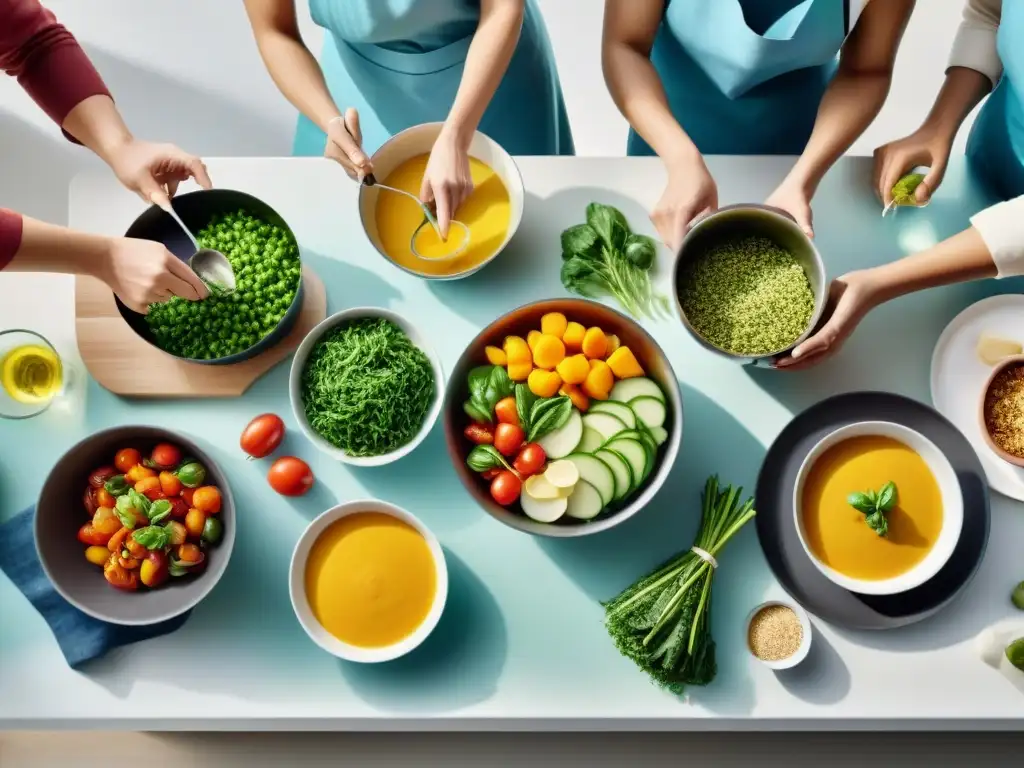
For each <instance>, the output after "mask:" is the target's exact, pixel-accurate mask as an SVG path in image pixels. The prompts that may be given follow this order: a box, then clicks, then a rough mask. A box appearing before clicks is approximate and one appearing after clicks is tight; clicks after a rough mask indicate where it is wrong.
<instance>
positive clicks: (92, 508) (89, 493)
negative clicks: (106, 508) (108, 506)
mask: <svg viewBox="0 0 1024 768" xmlns="http://www.w3.org/2000/svg"><path fill="white" fill-rule="evenodd" d="M82 504H84V505H85V511H86V512H87V513H88V515H89V517H92V516H93V515H95V514H96V508H97V507H98V506H99V504H97V503H96V489H95V488H93V487H92V486H91V485H87V486H86V487H85V493H83V494H82Z"/></svg>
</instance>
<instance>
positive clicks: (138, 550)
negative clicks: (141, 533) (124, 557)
mask: <svg viewBox="0 0 1024 768" xmlns="http://www.w3.org/2000/svg"><path fill="white" fill-rule="evenodd" d="M124 548H125V549H127V550H128V554H130V555H131V556H132V557H133V558H135V559H136V560H141V559H142V558H144V557H145V556H146V555H148V554H149V550H148V549H146V548H145V547H144V546H142V545H141V544H139V542H137V541H136V540H135V537H134V536H128V537H126V538H125V540H124ZM127 567H128V566H125V568H127Z"/></svg>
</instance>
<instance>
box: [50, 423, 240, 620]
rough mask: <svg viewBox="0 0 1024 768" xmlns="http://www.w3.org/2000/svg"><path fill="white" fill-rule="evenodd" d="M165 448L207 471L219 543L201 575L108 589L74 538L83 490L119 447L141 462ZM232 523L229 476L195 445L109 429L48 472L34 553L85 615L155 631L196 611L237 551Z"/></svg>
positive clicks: (150, 430)
mask: <svg viewBox="0 0 1024 768" xmlns="http://www.w3.org/2000/svg"><path fill="white" fill-rule="evenodd" d="M164 442H167V443H172V444H174V445H176V446H178V447H179V448H181V450H182V453H183V455H185V456H191V457H192V458H194V459H196V460H197V461H199V462H200V463H201V464H202V465H203V466H204V467H206V481H205V483H204V484H205V485H215V486H217V488H218V489H219V490H220V492H221V510H220V512H219V513H218V517H220V519H221V521H222V522H223V523H224V537H223V539H221V542H220V543H219V544H218V545H217V546H216V547H213V548H212V549H211V550H209V552H208V557H207V564H206V568H205V570H204V571H203V572H202V573H201V574H199V575H197V576H195V577H190V578H185V579H171V580H170V581H169V582H167V583H166V584H164V585H163V586H162V587H160V588H158V589H152V590H140V591H138V592H123V591H121V590H118V589H114V588H113V587H111V586H110V585H109V584H108V583H107V582H106V580H105V579H104V578H103V574H102V573H101V571H100V569H99V568H98V567H97V566H95V565H92V564H91V563H89V562H88V561H86V559H85V558H84V557H83V556H82V550H83V548H84V545H83V544H82V543H81V542H80V541H79V540H78V539H77V538H76V535H75V534H76V533H77V532H78V529H79V528H80V527H81V526H82V524H83V523H86V522H88V518H87V517H86V514H85V512H84V510H83V509H82V489H83V488H84V487H86V486H87V485H88V478H89V474H90V473H91V472H93V471H94V470H95V469H96V468H97V467H102V466H109V465H110V464H111V462H112V460H113V458H114V454H115V453H116V452H117V451H118V450H120V449H121V448H136V449H137V450H139V451H140V452H141V453H142V454H143V455H144V456H145V455H147V454H148V452H149V451H151V450H152V449H153V447H154V446H155V445H156V444H157V443H164ZM235 521H236V515H235V504H234V500H233V499H232V496H231V486H230V485H229V484H228V481H227V477H226V476H225V475H224V473H223V472H222V471H221V469H220V467H218V466H217V464H216V463H215V462H214V461H213V459H211V458H210V457H209V455H207V453H206V452H205V451H203V450H202V449H201V448H200V447H199V446H198V445H196V444H195V443H194V442H193V441H192V440H190V439H188V438H187V437H185V436H184V435H182V434H180V433H178V432H172V431H171V430H169V429H161V428H158V427H146V426H123V427H113V428H111V429H105V430H103V431H102V432H97V433H95V434H94V435H91V436H90V437H87V438H85V439H84V440H82V441H81V442H79V443H78V444H76V445H74V446H73V447H72V448H71V449H70V450H69V451H68V452H67V453H65V454H64V455H63V456H62V457H61V459H60V460H59V461H58V462H57V463H56V465H54V467H53V469H52V470H50V474H49V476H48V477H47V478H46V482H45V483H44V484H43V490H42V492H41V493H40V495H39V502H38V503H37V505H36V515H35V521H34V526H35V540H36V551H37V553H38V555H39V562H40V564H41V565H42V567H43V572H44V573H45V574H46V576H47V578H49V579H50V581H51V582H52V583H53V586H54V589H56V590H57V592H58V593H59V594H60V595H61V597H63V598H64V599H65V600H67V601H68V602H69V603H71V604H72V605H73V606H75V607H76V608H78V610H80V611H82V612H83V613H85V614H88V615H89V616H92V617H93V618H95V619H99V620H100V621H106V622H109V623H111V624H122V625H126V626H142V625H148V624H158V623H160V622H161V621H166V620H168V619H172V618H174V617H175V616H179V615H180V614H182V613H184V612H185V611H188V610H190V609H192V608H194V607H195V606H196V605H197V604H198V603H199V601H201V600H202V599H203V598H204V597H206V596H207V595H208V594H209V593H210V590H212V589H213V588H214V586H215V585H216V584H217V582H218V581H220V577H221V576H222V575H223V573H224V570H225V568H227V564H228V560H229V559H230V557H231V551H232V549H233V548H234V544H235Z"/></svg>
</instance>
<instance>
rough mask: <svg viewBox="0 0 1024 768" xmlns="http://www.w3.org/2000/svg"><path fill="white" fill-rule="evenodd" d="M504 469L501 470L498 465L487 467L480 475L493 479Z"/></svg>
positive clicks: (485, 478) (486, 478)
mask: <svg viewBox="0 0 1024 768" xmlns="http://www.w3.org/2000/svg"><path fill="white" fill-rule="evenodd" d="M502 471H503V470H500V469H498V468H497V467H491V468H490V469H485V470H484V471H483V472H481V473H480V477H482V478H483V479H484V480H493V479H494V478H496V477H497V476H498V475H500V474H501V473H502Z"/></svg>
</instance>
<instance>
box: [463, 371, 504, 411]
mask: <svg viewBox="0 0 1024 768" xmlns="http://www.w3.org/2000/svg"><path fill="white" fill-rule="evenodd" d="M467 384H468V386H469V400H467V401H466V402H465V403H464V404H463V406H462V407H463V410H465V412H466V414H467V415H468V416H469V417H470V418H471V419H473V421H478V422H482V423H490V422H492V421H494V406H496V405H497V404H498V401H499V400H501V399H503V398H506V397H508V396H509V395H511V394H512V392H513V390H514V387H515V384H514V383H513V382H512V379H510V378H509V377H508V372H507V371H506V370H505V368H504V367H503V366H500V365H480V366H477V367H476V368H474V369H473V370H471V371H470V372H469V376H468V377H467Z"/></svg>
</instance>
